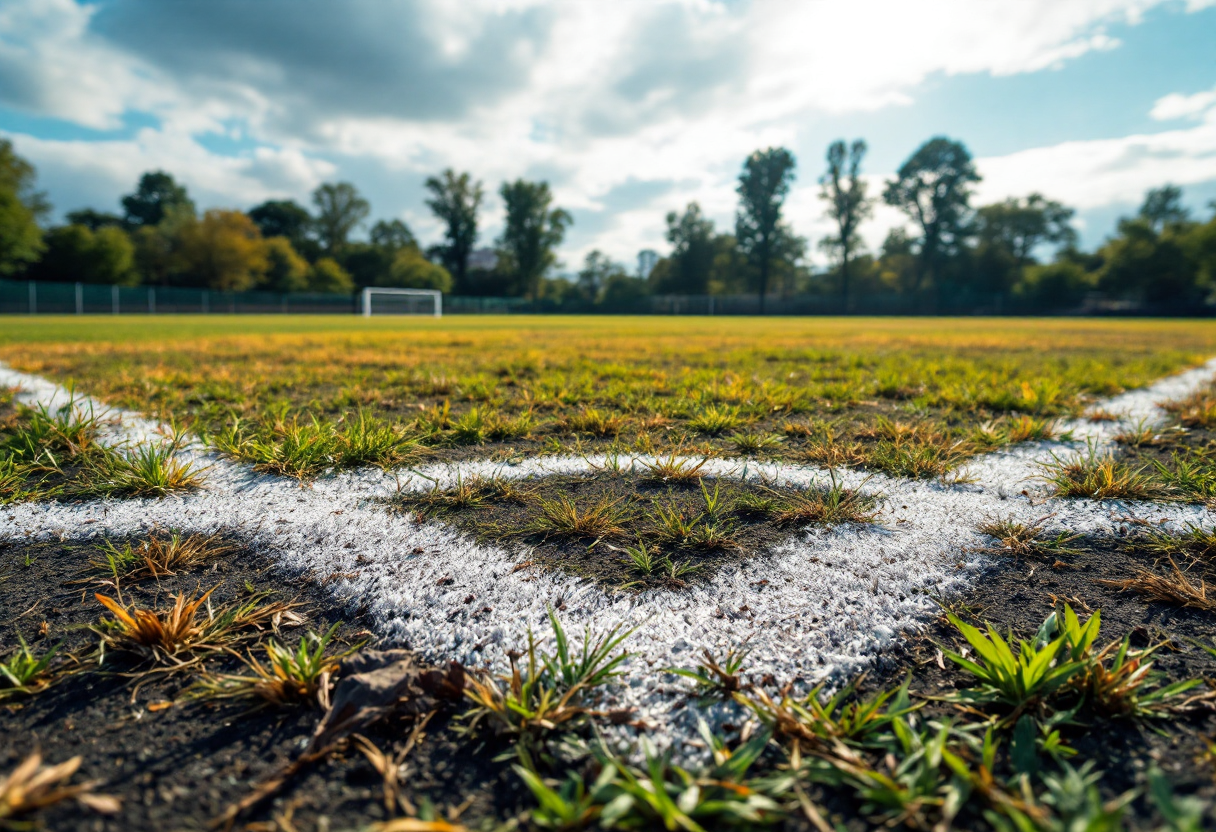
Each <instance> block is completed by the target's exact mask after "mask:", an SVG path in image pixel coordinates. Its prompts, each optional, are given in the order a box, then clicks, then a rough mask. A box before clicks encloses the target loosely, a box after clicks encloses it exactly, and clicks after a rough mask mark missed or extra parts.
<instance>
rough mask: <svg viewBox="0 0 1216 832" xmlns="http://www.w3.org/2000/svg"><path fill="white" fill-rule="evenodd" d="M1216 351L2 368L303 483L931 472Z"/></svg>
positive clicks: (280, 346) (614, 332)
mask: <svg viewBox="0 0 1216 832" xmlns="http://www.w3.org/2000/svg"><path fill="white" fill-rule="evenodd" d="M1213 352H1216V323H1208V322H1195V321H1123V320H1068V319H1050V320H1011V319H961V320H960V319H949V320H946V319H932V318H916V319H900V318H840V319H834V318H776V319H755V318H598V317H578V318H574V317H559V316H553V317H502V318H489V317H464V318H445V319H442V320H438V321H436V320H429V319H415V318H392V319H390V318H377V319H371V320H363V319H358V318H354V317H353V316H352V317H351V318H334V317H320V316H318V317H284V316H262V317H247V318H244V317H243V318H233V317H218V316H217V317H204V316H183V317H173V318H148V319H135V318H117V319H114V318H100V317H85V318H46V319H29V320H26V319H12V320H10V321H6V326H5V328H4V332H3V333H0V360H3V361H6V362H8V363H10V364H11V365H12V366H14V367H16V368H17V369H20V370H25V371H28V372H33V373H39V374H44V375H47V376H50V377H52V378H55V379H56V380H59V381H61V382H67V381H72V380H75V381H77V382H78V383H79V384H80V385H81V386H82V389H87V390H88V391H89V392H90V393H92V394H95V395H98V396H99V397H101V398H103V399H105V400H106V401H107V402H110V403H112V404H115V405H118V406H121V407H125V408H129V409H132V410H138V411H141V412H143V413H145V414H147V415H149V416H153V417H155V418H158V419H161V420H164V421H168V422H171V423H174V424H178V425H184V426H188V427H191V428H193V429H194V430H196V431H198V432H199V433H201V434H202V435H204V436H206V437H208V438H209V439H210V440H211V441H212V442H213V443H214V444H216V445H218V446H219V447H220V448H221V449H222V450H224V451H226V452H228V453H229V454H230V455H232V456H234V457H236V458H238V459H243V460H246V461H249V462H253V463H256V464H258V465H260V466H262V468H263V469H265V470H269V471H273V472H277V473H284V474H289V475H295V476H302V477H307V476H313V475H316V474H318V473H320V472H322V471H324V470H326V469H329V468H338V467H350V466H358V465H367V464H372V465H383V466H391V465H396V464H400V463H401V462H403V461H407V460H411V459H415V458H417V457H418V456H419V455H425V456H429V457H431V458H439V459H461V458H469V457H473V456H482V457H484V456H502V457H504V458H505V457H510V456H512V455H515V454H528V455H532V454H537V453H575V454H579V453H588V452H609V451H622V452H635V453H654V454H664V453H671V452H673V451H679V452H682V453H689V454H704V455H707V456H718V455H726V456H741V457H764V458H784V459H792V460H802V461H808V462H813V463H816V464H823V465H833V466H835V465H857V466H860V467H865V468H869V469H872V470H879V471H884V472H887V473H891V474H895V475H899V476H940V475H942V474H944V473H947V472H948V471H949V470H951V468H953V467H954V466H956V465H957V464H958V463H959V462H960V461H962V460H964V459H966V458H967V457H969V456H971V455H973V454H975V453H979V452H982V451H985V450H989V449H991V448H993V447H999V446H1001V445H1005V444H1009V443H1011V442H1017V441H1023V440H1025V439H1027V438H1045V437H1048V436H1050V435H1051V433H1052V425H1051V420H1052V419H1054V418H1056V417H1063V416H1070V415H1076V414H1077V413H1078V412H1080V411H1081V410H1082V409H1083V408H1084V406H1085V405H1086V403H1087V402H1089V401H1090V400H1092V399H1093V398H1095V397H1099V396H1108V395H1111V394H1113V393H1117V392H1120V391H1121V390H1124V389H1128V388H1134V387H1139V386H1142V385H1144V384H1146V383H1148V382H1149V381H1151V380H1153V379H1156V378H1160V377H1161V376H1163V375H1167V374H1169V373H1171V372H1175V371H1177V370H1180V369H1182V368H1184V367H1187V366H1192V365H1195V364H1197V363H1199V362H1201V361H1202V360H1204V359H1206V358H1207V357H1209V356H1210V355H1211V354H1212V353H1213Z"/></svg>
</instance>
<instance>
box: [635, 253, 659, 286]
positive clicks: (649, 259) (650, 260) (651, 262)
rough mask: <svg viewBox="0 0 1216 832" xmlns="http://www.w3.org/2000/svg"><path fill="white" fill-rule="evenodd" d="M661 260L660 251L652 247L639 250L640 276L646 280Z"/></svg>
mask: <svg viewBox="0 0 1216 832" xmlns="http://www.w3.org/2000/svg"><path fill="white" fill-rule="evenodd" d="M658 262H659V253H658V252H657V251H655V250H654V249H652V248H644V249H642V250H641V251H639V252H638V277H640V278H642V279H643V280H645V279H646V278H648V277H650V273H651V272H652V271H654V267H655V264H657V263H658Z"/></svg>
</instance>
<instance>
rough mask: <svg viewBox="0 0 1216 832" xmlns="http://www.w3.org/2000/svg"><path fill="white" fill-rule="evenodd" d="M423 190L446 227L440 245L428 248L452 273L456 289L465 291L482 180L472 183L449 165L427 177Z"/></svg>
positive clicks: (429, 206) (427, 202)
mask: <svg viewBox="0 0 1216 832" xmlns="http://www.w3.org/2000/svg"><path fill="white" fill-rule="evenodd" d="M426 189H427V190H428V191H430V192H431V194H432V196H431V198H430V199H428V200H427V201H426V204H427V207H428V208H430V209H431V211H433V212H434V214H435V216H436V217H438V218H439V220H440V221H441V222H442V223H443V224H444V226H445V229H444V235H443V237H444V242H443V244H442V245H438V246H434V247H432V248H431V249H430V251H431V252H433V254H434V255H437V256H438V257H439V260H440V262H441V263H443V265H444V268H446V269H447V270H448V271H449V272H450V273H451V275H452V277H453V278H454V280H455V284H456V292H458V293H461V292H464V291H465V290H466V288H467V287H468V274H469V254H470V253H471V252H472V251H473V246H474V245H476V243H477V209H478V208H480V207H481V199H482V196H483V195H484V194H483V192H482V189H481V183H480V182H474V181H473V177H472V176H470V175H469V174H468V173H461V174H457V173H456V172H455V171H454V170H452V169H451V168H448V169H447V170H445V171H444V172H443V173H442V174H441V175H440V176H432V177H430V178H429V179H427V180H426Z"/></svg>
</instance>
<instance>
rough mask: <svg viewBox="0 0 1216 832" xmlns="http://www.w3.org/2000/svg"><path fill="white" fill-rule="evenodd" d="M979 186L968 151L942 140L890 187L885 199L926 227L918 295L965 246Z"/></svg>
mask: <svg viewBox="0 0 1216 832" xmlns="http://www.w3.org/2000/svg"><path fill="white" fill-rule="evenodd" d="M979 181H980V175H979V173H978V172H977V171H976V169H975V163H974V162H973V161H972V160H971V154H970V153H969V152H968V151H967V148H966V147H964V146H963V145H962V143H961V142H956V141H953V140H951V139H947V138H945V137H944V136H938V137H936V138H932V139H930V140H929V141H927V142H925V143H924V144H923V145H921V146H920V148H918V149H917V151H916V152H915V153H913V154H912V156H911V157H910V158H909V159H908V161H906V162H904V163H903V165H902V166H901V167H900V169H899V170H898V171H897V172H896V175H895V179H893V180H891V181H890V182H888V183H887V187H886V190H884V191H883V199H884V200H885V201H886V203H887V204H888V205H892V206H894V207H896V208H899V209H900V210H901V211H903V212H904V213H905V214H907V215H908V216H909V217H911V218H912V220H913V221H914V222H915V223H916V224H917V226H918V227H919V228H920V233H921V239H920V256H919V257H918V258H917V268H916V279H915V285H914V286H913V287H912V288H913V291H919V290H920V288H921V286H922V285H923V283H924V279H925V276H926V275H927V274H929V273H933V274H934V275H935V276H939V275H940V272H941V268H942V265H943V261H944V260H945V258H946V256H948V255H949V254H951V253H953V252H954V251H955V250H956V249H957V248H958V246H959V245H961V243H962V241H963V238H964V237H965V236H966V233H967V221H968V219H969V218H970V217H969V215H970V211H971V208H970V201H971V185H972V184H974V183H976V182H979Z"/></svg>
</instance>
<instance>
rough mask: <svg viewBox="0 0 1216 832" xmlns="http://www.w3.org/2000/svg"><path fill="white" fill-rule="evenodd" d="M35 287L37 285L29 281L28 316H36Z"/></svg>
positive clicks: (36, 291)
mask: <svg viewBox="0 0 1216 832" xmlns="http://www.w3.org/2000/svg"><path fill="white" fill-rule="evenodd" d="M36 286H37V284H36V283H34V281H32V280H31V281H30V314H31V315H37V314H38V290H37V289H36V288H35V287H36Z"/></svg>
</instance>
